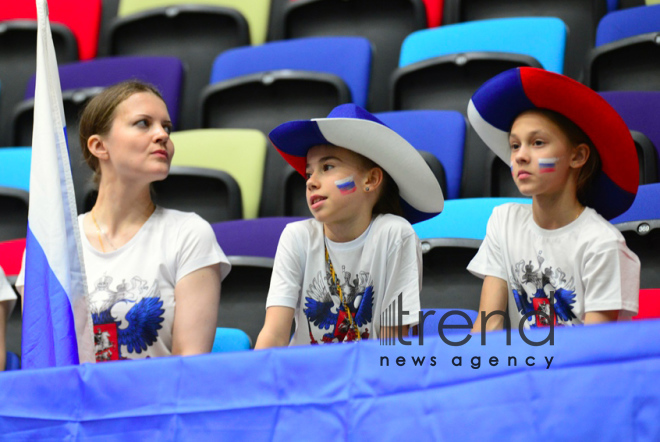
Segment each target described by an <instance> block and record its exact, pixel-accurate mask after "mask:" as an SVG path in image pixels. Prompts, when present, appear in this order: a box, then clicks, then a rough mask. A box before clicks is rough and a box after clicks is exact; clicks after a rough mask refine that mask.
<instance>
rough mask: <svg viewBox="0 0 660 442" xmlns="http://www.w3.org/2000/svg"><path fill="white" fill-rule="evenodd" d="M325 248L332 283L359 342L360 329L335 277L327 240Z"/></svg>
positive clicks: (324, 243)
mask: <svg viewBox="0 0 660 442" xmlns="http://www.w3.org/2000/svg"><path fill="white" fill-rule="evenodd" d="M323 247H325V262H326V263H328V266H329V267H330V275H332V282H333V283H334V284H335V287H336V288H337V293H339V300H340V301H341V303H342V305H343V306H344V310H346V313H347V315H348V322H349V324H350V327H351V328H352V329H353V331H355V335H356V336H357V340H358V341H359V340H361V339H362V337H361V336H360V329H359V328H358V327H357V325H356V324H355V322H353V315H352V314H351V309H349V308H348V305H347V304H346V300H345V299H344V295H343V293H342V290H341V285H340V284H339V283H338V282H337V276H336V275H335V268H334V266H333V265H332V260H330V254H329V253H328V246H327V244H326V242H325V238H323Z"/></svg>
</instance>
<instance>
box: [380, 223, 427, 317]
mask: <svg viewBox="0 0 660 442" xmlns="http://www.w3.org/2000/svg"><path fill="white" fill-rule="evenodd" d="M421 291H422V246H421V243H420V241H419V238H417V235H416V234H415V232H414V230H413V229H412V227H410V231H409V232H405V233H404V234H403V235H402V238H401V239H400V241H396V242H394V245H393V246H392V247H391V248H390V250H388V254H387V277H386V288H385V293H384V297H383V306H384V307H386V306H388V305H390V304H392V302H394V301H396V302H397V303H398V302H399V301H398V298H399V294H401V299H402V303H401V304H402V310H403V311H406V312H408V314H407V315H406V316H403V319H402V325H413V324H417V322H419V309H420V301H419V294H420V292H421ZM397 308H398V307H397ZM394 322H395V325H398V315H397V317H396V318H394Z"/></svg>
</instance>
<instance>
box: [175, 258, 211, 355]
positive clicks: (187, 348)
mask: <svg viewBox="0 0 660 442" xmlns="http://www.w3.org/2000/svg"><path fill="white" fill-rule="evenodd" d="M174 300H175V303H176V307H175V309H174V323H173V325H172V354H173V355H182V356H187V355H195V354H201V353H208V352H210V351H211V348H212V346H213V338H214V336H215V329H216V326H217V323H218V304H219V303H220V264H214V265H211V266H207V267H203V268H201V269H199V270H195V271H194V272H192V273H189V274H188V275H186V276H184V277H183V278H181V279H180V280H179V282H178V283H177V284H176V286H175V287H174Z"/></svg>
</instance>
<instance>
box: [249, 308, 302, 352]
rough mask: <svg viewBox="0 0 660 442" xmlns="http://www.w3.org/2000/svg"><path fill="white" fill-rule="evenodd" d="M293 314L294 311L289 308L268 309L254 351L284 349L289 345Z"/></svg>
mask: <svg viewBox="0 0 660 442" xmlns="http://www.w3.org/2000/svg"><path fill="white" fill-rule="evenodd" d="M294 313H295V310H294V309H292V308H290V307H281V306H272V307H268V308H267V309H266V320H265V321H264V327H263V328H262V329H261V332H260V333H259V336H258V337H257V343H256V345H255V346H254V349H255V350H259V349H262V348H270V347H285V346H286V345H287V344H288V343H289V338H290V334H291V324H293V315H294Z"/></svg>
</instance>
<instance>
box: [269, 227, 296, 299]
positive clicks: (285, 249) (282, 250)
mask: <svg viewBox="0 0 660 442" xmlns="http://www.w3.org/2000/svg"><path fill="white" fill-rule="evenodd" d="M296 230H300V229H295V227H294V226H292V225H287V226H286V227H285V228H284V231H283V232H282V235H281V236H280V241H279V243H278V244H277V252H275V262H274V263H273V273H272V275H271V278H270V288H269V289H268V298H267V299H266V308H268V307H271V306H282V307H291V308H293V309H295V308H296V307H297V305H298V300H299V299H300V293H301V290H302V283H303V278H304V271H305V269H304V262H305V259H304V256H302V253H303V250H302V247H301V246H300V243H302V242H303V238H301V235H302V233H303V232H300V231H298V232H297V234H296Z"/></svg>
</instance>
